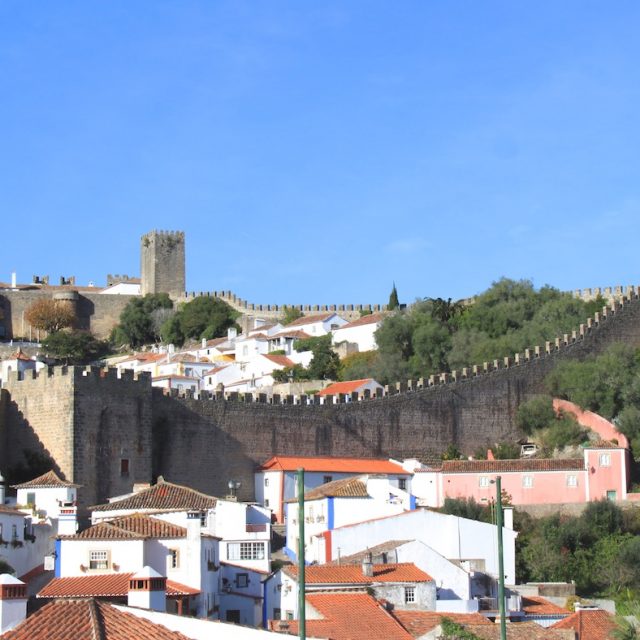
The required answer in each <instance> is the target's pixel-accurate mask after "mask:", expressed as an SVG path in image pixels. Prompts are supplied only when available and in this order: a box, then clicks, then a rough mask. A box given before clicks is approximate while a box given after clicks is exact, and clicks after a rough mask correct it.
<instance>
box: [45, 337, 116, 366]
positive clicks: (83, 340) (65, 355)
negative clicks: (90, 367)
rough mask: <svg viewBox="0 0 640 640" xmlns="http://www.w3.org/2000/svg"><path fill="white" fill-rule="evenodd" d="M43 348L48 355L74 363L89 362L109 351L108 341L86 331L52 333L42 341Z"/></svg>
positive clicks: (66, 362) (67, 362)
mask: <svg viewBox="0 0 640 640" xmlns="http://www.w3.org/2000/svg"><path fill="white" fill-rule="evenodd" d="M42 348H43V349H44V350H45V352H46V353H47V354H48V355H50V356H52V357H54V358H56V359H58V360H62V361H64V363H65V364H73V365H83V364H89V363H91V362H95V361H96V360H99V359H100V358H102V357H104V356H105V355H106V354H107V353H109V343H108V342H105V341H103V340H97V339H96V338H94V337H93V336H92V335H91V334H90V333H87V332H84V331H74V332H67V331H58V332H57V333H52V334H51V335H49V336H47V337H46V338H45V339H44V340H43V341H42Z"/></svg>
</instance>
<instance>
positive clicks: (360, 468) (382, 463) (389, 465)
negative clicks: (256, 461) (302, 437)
mask: <svg viewBox="0 0 640 640" xmlns="http://www.w3.org/2000/svg"><path fill="white" fill-rule="evenodd" d="M300 468H303V469H304V470H305V471H310V472H313V471H332V472H335V473H389V474H394V475H410V474H409V472H408V471H405V470H404V469H403V468H402V467H401V466H400V465H399V464H397V463H395V462H391V461H390V460H388V459H384V458H332V457H321V456H306V457H305V456H273V458H269V459H268V460H267V461H266V462H265V463H263V464H262V465H261V466H260V467H259V470H260V471H275V470H277V471H296V470H297V469H300Z"/></svg>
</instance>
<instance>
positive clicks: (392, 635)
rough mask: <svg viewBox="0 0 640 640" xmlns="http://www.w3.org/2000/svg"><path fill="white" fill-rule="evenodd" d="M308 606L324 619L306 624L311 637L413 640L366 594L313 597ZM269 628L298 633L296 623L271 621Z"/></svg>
mask: <svg viewBox="0 0 640 640" xmlns="http://www.w3.org/2000/svg"><path fill="white" fill-rule="evenodd" d="M307 603H308V604H310V605H311V606H312V607H313V608H314V609H315V610H316V611H318V612H319V613H320V614H321V615H323V616H324V620H307V621H306V629H307V637H308V638H311V637H314V638H329V639H330V640H374V639H375V638H384V639H385V640H412V637H411V635H409V633H407V632H406V631H405V630H404V629H403V628H402V626H401V625H400V624H399V623H398V621H397V620H395V619H394V618H393V616H391V614H389V613H388V612H387V611H386V610H385V609H384V608H383V607H382V606H381V605H380V604H379V603H378V602H376V600H375V599H374V598H373V597H371V596H370V595H367V594H365V593H317V594H310V595H307ZM269 627H270V629H271V630H272V631H282V632H285V633H292V634H294V635H296V634H297V633H298V622H297V620H286V621H285V620H271V621H269ZM283 627H286V628H283Z"/></svg>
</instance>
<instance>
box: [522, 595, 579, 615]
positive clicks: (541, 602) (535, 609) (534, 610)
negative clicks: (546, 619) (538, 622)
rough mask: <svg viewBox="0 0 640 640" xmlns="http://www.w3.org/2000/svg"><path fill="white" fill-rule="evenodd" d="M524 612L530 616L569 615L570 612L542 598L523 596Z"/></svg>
mask: <svg viewBox="0 0 640 640" xmlns="http://www.w3.org/2000/svg"><path fill="white" fill-rule="evenodd" d="M522 610H523V611H525V612H526V613H528V614H530V615H540V616H546V615H554V614H565V615H569V613H570V611H569V610H568V609H565V608H564V607H559V606H558V605H557V604H553V602H550V601H549V600H547V599H546V598H543V597H541V596H522Z"/></svg>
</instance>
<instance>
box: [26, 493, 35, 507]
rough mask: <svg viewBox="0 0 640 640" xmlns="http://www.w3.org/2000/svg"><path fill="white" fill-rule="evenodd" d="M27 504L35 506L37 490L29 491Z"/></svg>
mask: <svg viewBox="0 0 640 640" xmlns="http://www.w3.org/2000/svg"><path fill="white" fill-rule="evenodd" d="M27 504H28V505H29V506H30V507H33V506H35V504H36V492H35V491H29V493H27Z"/></svg>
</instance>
